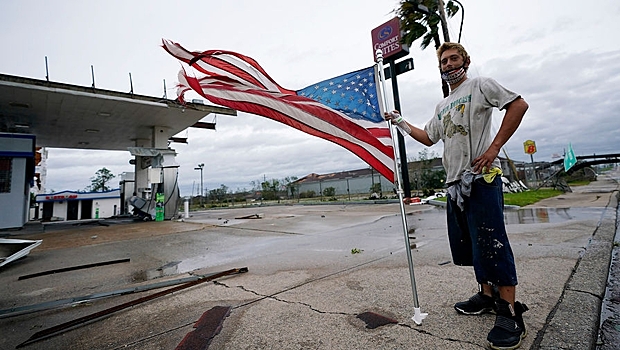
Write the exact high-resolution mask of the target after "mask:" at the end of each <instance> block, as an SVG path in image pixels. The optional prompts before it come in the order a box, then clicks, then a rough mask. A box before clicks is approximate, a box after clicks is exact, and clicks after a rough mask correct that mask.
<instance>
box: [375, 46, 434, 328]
mask: <svg viewBox="0 0 620 350" xmlns="http://www.w3.org/2000/svg"><path fill="white" fill-rule="evenodd" d="M376 55H377V65H378V74H379V79H380V81H381V89H377V91H378V92H379V93H380V94H381V97H382V99H383V106H384V108H385V109H386V110H390V109H389V107H388V103H387V97H386V96H385V93H384V92H385V78H384V76H383V52H382V51H381V50H380V49H379V50H377V51H376ZM381 90H383V91H381ZM387 123H388V127H389V128H390V135H391V136H392V144H393V146H394V174H395V176H394V177H395V182H396V188H397V191H396V192H397V194H398V203H399V204H400V217H401V221H402V225H403V234H404V236H405V251H406V252H407V262H408V264H409V277H410V279H411V291H412V293H413V310H414V315H413V317H412V318H411V319H412V320H413V321H414V322H415V323H416V324H418V325H419V324H421V323H422V320H423V319H424V318H425V317H426V316H427V315H428V314H427V313H422V312H421V311H420V303H419V301H418V291H417V289H416V283H415V274H414V271H413V257H412V256H411V243H410V242H409V229H408V226H407V216H406V213H405V204H404V203H403V190H402V188H401V184H400V172H399V169H398V161H399V159H398V152H397V151H396V145H395V144H394V143H395V142H396V139H395V138H394V128H393V127H392V123H391V122H389V121H388V122H387ZM401 161H402V160H401Z"/></svg>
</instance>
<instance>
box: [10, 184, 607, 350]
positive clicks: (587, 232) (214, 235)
mask: <svg viewBox="0 0 620 350" xmlns="http://www.w3.org/2000/svg"><path fill="white" fill-rule="evenodd" d="M617 177H618V176H617V173H613V174H609V175H604V176H600V177H599V181H596V182H593V183H591V184H590V185H588V186H582V187H578V188H573V190H574V192H573V193H567V194H564V195H562V196H559V197H556V198H554V199H547V200H544V201H541V202H539V203H537V204H536V205H534V206H529V207H526V208H522V209H520V210H507V211H506V221H507V223H508V225H507V230H508V233H509V236H510V240H511V244H512V247H513V250H514V252H515V257H516V261H517V270H518V274H519V286H518V288H517V299H518V300H520V301H522V302H524V303H526V304H527V305H528V306H529V308H530V311H528V312H527V313H526V314H525V315H524V319H525V322H526V325H527V328H528V336H527V337H526V338H525V339H524V342H523V345H522V348H523V349H592V348H593V346H595V345H596V343H597V341H598V342H599V343H600V344H599V348H600V349H612V348H613V347H609V346H613V345H611V344H614V345H615V344H618V343H617V342H612V340H613V339H617V338H613V337H614V336H617V334H618V332H619V331H618V312H617V311H618V309H617V305H618V303H617V301H618V294H614V293H617V291H618V290H617V289H615V292H614V289H613V288H607V287H608V285H609V286H613V285H612V283H613V282H615V281H617V275H613V272H612V278H611V279H610V281H611V282H610V283H608V282H607V279H608V271H609V269H608V267H609V264H610V261H611V256H612V251H613V252H614V254H615V256H616V258H615V259H614V262H615V263H616V265H613V266H617V262H618V260H617V255H618V248H617V245H616V248H614V236H616V230H617V218H618V212H617V210H618V183H617V181H615V179H617ZM406 212H407V222H408V228H409V232H410V233H409V236H410V238H411V243H412V244H414V245H415V246H414V249H413V250H412V254H413V260H414V264H415V275H416V282H417V292H418V297H419V301H420V307H421V309H422V312H427V313H428V314H429V315H428V316H427V318H426V319H425V320H423V322H422V324H421V325H417V324H416V323H414V322H413V321H412V320H411V317H412V316H413V295H412V291H411V285H410V280H409V272H408V266H407V259H406V251H405V243H404V236H403V229H402V226H401V221H400V217H399V205H398V204H397V203H388V204H368V205H346V204H342V203H337V204H331V205H317V206H302V205H293V206H278V207H260V206H256V207H246V208H234V209H222V210H208V211H201V212H193V213H192V216H191V217H190V218H187V219H184V220H183V222H175V221H168V222H133V221H131V220H115V221H114V220H106V222H105V223H106V225H107V226H101V225H97V224H90V225H83V226H74V225H66V224H65V225H48V226H46V227H45V229H44V230H43V229H42V228H41V227H40V226H35V225H33V226H29V227H28V228H26V229H25V230H22V231H19V232H8V234H9V235H11V236H12V237H14V238H24V239H43V243H42V244H41V246H39V247H37V248H36V249H34V250H33V251H32V252H31V253H30V254H29V256H28V257H26V258H24V259H21V260H19V261H16V262H14V263H11V264H10V265H7V266H5V267H4V268H3V269H2V270H0V283H1V284H2V285H3V287H2V289H0V330H1V331H2V335H3V336H2V337H1V339H0V349H14V348H15V347H16V346H17V345H18V344H22V343H23V342H25V341H26V340H27V339H29V338H30V337H31V336H32V335H33V334H35V333H36V332H39V331H41V330H45V329H49V328H50V327H53V326H56V325H59V324H62V323H63V322H67V321H71V320H74V319H77V318H79V317H83V316H86V315H90V314H93V313H95V312H99V311H101V310H105V309H108V308H110V307H114V306H117V305H120V304H122V303H125V302H128V301H132V300H135V299H138V298H140V297H144V296H147V295H153V294H154V293H156V292H158V291H161V290H164V289H165V288H170V286H173V285H178V283H182V282H187V281H188V280H192V279H194V280H195V279H196V278H200V277H201V276H205V275H208V274H211V273H214V272H219V271H224V270H228V269H232V268H240V267H247V268H248V272H247V273H242V274H235V275H231V276H227V277H222V278H218V279H216V280H214V281H211V282H207V283H202V284H199V285H196V286H192V287H189V288H186V289H183V290H179V291H177V292H175V293H172V294H170V295H166V296H162V297H160V298H157V299H154V300H151V301H148V302H145V303H143V304H139V305H136V306H133V307H131V308H128V309H124V310H122V311H118V312H116V313H113V314H111V315H109V316H106V317H104V318H102V319H98V320H96V321H94V322H90V323H88V324H84V325H79V326H78V327H72V329H69V330H66V331H63V332H61V334H59V335H57V336H54V337H50V338H47V339H44V340H41V341H38V342H36V343H33V344H30V345H26V346H24V349H120V348H123V349H175V348H176V347H177V346H178V345H179V344H180V343H181V342H182V341H183V339H184V338H185V337H186V335H188V334H189V333H190V332H192V331H193V330H195V329H194V327H193V326H194V324H195V323H196V321H198V320H201V315H203V314H205V312H207V311H209V310H213V309H214V308H221V307H230V314H229V315H228V316H227V317H225V316H223V317H225V318H224V319H222V320H220V321H221V330H219V334H217V335H216V336H215V337H213V338H212V339H210V340H209V342H210V345H209V349H358V348H367V349H483V348H485V347H486V335H487V333H488V331H489V329H490V328H491V327H492V325H493V322H494V316H492V315H483V316H476V317H472V316H460V315H457V314H456V312H455V311H454V309H453V307H452V305H453V304H454V303H455V302H457V301H461V300H464V299H467V298H468V297H469V296H471V295H472V294H473V293H474V292H475V291H476V288H477V286H476V283H475V280H474V277H473V271H472V269H471V268H468V267H461V266H455V265H453V264H452V263H451V258H450V251H449V247H448V243H447V237H446V225H445V211H444V209H443V208H440V207H434V206H432V205H416V206H407V207H406ZM5 234H6V232H5ZM616 237H617V236H616ZM617 240H618V238H616V241H617ZM126 259H129V261H127V262H121V263H117V264H111V265H103V266H97V267H91V268H86V269H78V270H73V271H68V272H62V273H56V274H53V275H43V276H39V277H35V278H29V279H22V280H20V279H19V277H20V276H24V275H29V274H33V273H38V272H41V271H49V270H53V269H59V268H66V267H68V266H79V265H84V264H92V263H94V262H105V261H126ZM612 271H614V270H613V269H612ZM615 271H617V269H616V270H615ZM614 276H616V277H614ZM164 282H167V283H168V286H167V287H161V286H160V285H156V284H158V283H164ZM149 286H150V287H157V288H153V289H149ZM615 286H617V283H616V284H615ZM130 288H144V289H146V290H145V291H139V292H135V293H128V292H126V290H127V289H130ZM115 291H125V293H121V294H114V293H113V292H115ZM606 291H607V294H606ZM106 293H109V295H110V296H107V297H101V298H92V299H91V300H88V301H83V299H79V298H80V297H83V296H93V295H100V294H106ZM106 295H107V294H106ZM71 298H75V300H78V299H79V300H80V302H76V303H67V304H66V305H65V306H64V307H55V308H52V309H47V310H43V311H36V312H26V311H24V309H19V310H22V311H21V312H15V311H13V313H11V310H12V309H13V310H15V309H17V308H20V307H22V308H23V307H25V306H33V305H41V304H43V305H46V303H50V302H51V301H55V300H68V299H71ZM86 299H88V298H86ZM602 302H603V303H602ZM601 305H603V306H602V309H601ZM614 307H615V308H614ZM601 310H602V311H601ZM600 316H602V317H603V319H601V317H600ZM386 320H387V321H386ZM369 322H370V323H369ZM216 323H217V322H216ZM601 323H602V324H603V327H602V329H603V330H604V332H602V333H601V335H600V336H599V332H598V329H599V324H601ZM371 324H374V325H376V326H375V327H370V325H371ZM605 346H607V347H605Z"/></svg>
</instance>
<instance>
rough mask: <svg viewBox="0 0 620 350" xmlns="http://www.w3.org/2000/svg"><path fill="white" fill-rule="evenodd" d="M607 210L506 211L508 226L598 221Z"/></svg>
mask: <svg viewBox="0 0 620 350" xmlns="http://www.w3.org/2000/svg"><path fill="white" fill-rule="evenodd" d="M604 210H605V208H519V209H515V210H505V211H504V220H505V221H506V224H507V225H515V224H540V223H561V222H566V221H569V220H587V219H598V218H600V216H601V215H602V214H603V211H604Z"/></svg>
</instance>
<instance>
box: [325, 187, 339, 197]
mask: <svg viewBox="0 0 620 350" xmlns="http://www.w3.org/2000/svg"><path fill="white" fill-rule="evenodd" d="M323 195H324V196H325V197H328V198H329V200H336V189H335V188H334V187H326V188H324V189H323Z"/></svg>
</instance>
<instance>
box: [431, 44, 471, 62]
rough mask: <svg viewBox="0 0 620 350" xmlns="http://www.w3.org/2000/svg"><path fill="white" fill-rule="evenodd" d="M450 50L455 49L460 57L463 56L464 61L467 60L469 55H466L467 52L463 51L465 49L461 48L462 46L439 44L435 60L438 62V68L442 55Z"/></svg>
mask: <svg viewBox="0 0 620 350" xmlns="http://www.w3.org/2000/svg"><path fill="white" fill-rule="evenodd" d="M450 49H456V51H457V52H458V53H459V54H460V55H461V56H463V60H464V61H467V60H468V59H469V55H468V54H467V51H465V48H464V47H463V45H461V44H458V43H451V42H445V43H443V44H441V46H440V47H439V48H438V49H437V60H438V61H439V66H440V67H441V55H443V53H444V52H446V51H447V50H450Z"/></svg>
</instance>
